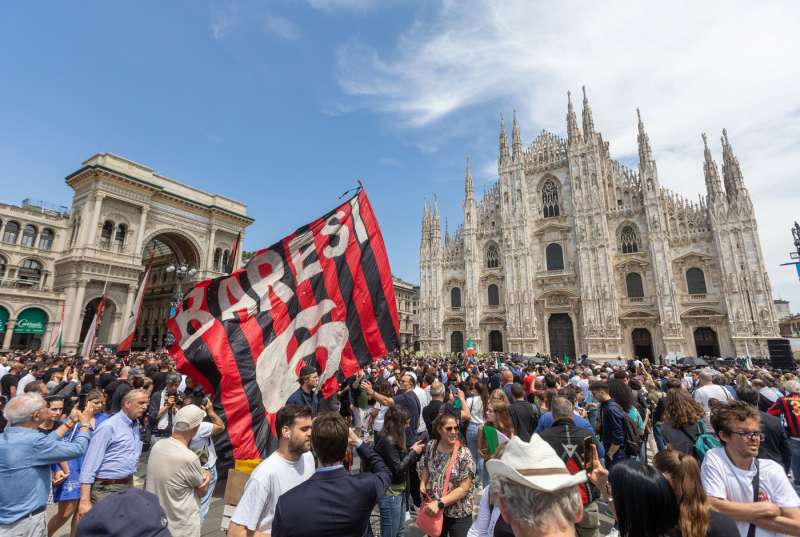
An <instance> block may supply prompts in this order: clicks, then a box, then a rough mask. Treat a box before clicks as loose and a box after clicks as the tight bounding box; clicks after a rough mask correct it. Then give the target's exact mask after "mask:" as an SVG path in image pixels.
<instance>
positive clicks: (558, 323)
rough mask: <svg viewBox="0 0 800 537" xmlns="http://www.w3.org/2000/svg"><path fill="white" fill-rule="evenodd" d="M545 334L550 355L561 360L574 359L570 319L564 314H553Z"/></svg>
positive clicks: (573, 339) (573, 342)
mask: <svg viewBox="0 0 800 537" xmlns="http://www.w3.org/2000/svg"><path fill="white" fill-rule="evenodd" d="M547 333H548V335H549V337H550V355H551V356H554V357H556V358H563V357H564V355H566V356H569V357H570V358H574V357H575V334H574V332H573V330H572V319H570V316H569V315H568V314H566V313H554V314H553V315H551V316H550V321H549V322H548V323H547Z"/></svg>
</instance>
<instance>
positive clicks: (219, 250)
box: [214, 248, 222, 270]
mask: <svg viewBox="0 0 800 537" xmlns="http://www.w3.org/2000/svg"><path fill="white" fill-rule="evenodd" d="M221 260H222V248H217V249H216V250H214V270H219V263H220V261H221Z"/></svg>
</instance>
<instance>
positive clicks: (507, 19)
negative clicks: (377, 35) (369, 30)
mask: <svg viewBox="0 0 800 537" xmlns="http://www.w3.org/2000/svg"><path fill="white" fill-rule="evenodd" d="M309 1H310V2H311V3H312V5H314V4H315V3H317V4H318V5H323V4H330V5H332V4H347V3H348V1H347V0H338V1H337V0H309ZM355 1H356V0H353V2H355ZM426 15H429V16H426V17H424V18H423V17H418V18H417V19H416V20H415V22H414V24H413V25H412V26H411V27H410V28H408V29H407V30H406V31H405V32H404V33H403V34H402V35H401V36H400V37H399V38H398V40H397V42H396V44H395V46H394V47H393V49H392V50H390V51H388V52H386V51H380V52H379V51H378V50H376V49H375V48H373V47H371V46H369V45H368V44H365V43H363V42H360V41H350V42H348V43H345V44H343V45H342V46H341V47H340V48H339V49H338V51H337V67H336V76H337V80H338V82H339V84H340V85H341V87H342V89H343V90H344V92H345V93H346V94H348V95H349V96H350V97H351V100H353V101H357V102H358V105H359V106H361V107H368V108H372V109H374V110H377V111H380V112H384V113H387V114H388V115H389V117H391V118H393V119H394V120H396V121H397V123H398V125H400V126H402V127H408V128H421V127H427V129H425V130H424V131H423V130H422V129H420V131H419V132H427V131H430V130H438V131H441V132H443V133H446V132H447V131H448V129H449V128H450V127H449V126H450V125H458V124H459V123H462V124H463V122H464V120H465V119H464V118H465V117H469V116H475V115H477V114H484V115H485V114H491V116H492V117H493V118H494V117H496V114H497V112H499V111H501V108H514V107H515V108H517V111H518V115H519V118H520V124H521V127H522V130H523V135H524V138H526V140H527V141H528V142H529V141H530V140H532V138H533V136H534V135H535V134H536V133H537V132H538V131H539V130H540V129H542V128H547V129H548V130H553V131H555V132H556V133H559V134H562V135H563V134H564V131H565V125H564V123H565V120H564V116H565V112H566V96H565V91H566V90H568V89H571V90H572V91H573V99H574V101H575V104H576V106H577V107H578V113H579V114H580V86H581V84H586V85H587V89H588V92H589V98H590V101H591V105H592V108H593V111H594V121H595V126H596V127H597V128H598V130H600V131H601V132H602V133H603V135H604V137H605V139H606V140H608V141H610V143H611V151H612V155H613V156H614V157H616V158H619V159H626V160H627V159H630V158H631V157H632V156H634V155H635V154H636V132H635V117H636V116H635V108H636V107H637V106H639V107H641V109H642V114H643V117H644V121H645V124H646V126H647V129H648V132H649V134H650V139H651V142H652V145H653V149H654V152H655V154H656V158H657V160H658V165H659V175H660V177H661V182H662V185H664V186H667V187H669V188H672V189H674V190H676V191H679V192H681V193H683V194H685V195H687V196H688V197H690V198H692V199H696V197H697V194H699V193H703V191H704V183H703V175H702V143H701V141H700V132H703V131H705V132H707V133H708V134H709V138H710V141H712V142H713V149H712V150H713V151H714V153H715V157H716V158H717V160H718V161H719V160H721V156H720V149H719V133H720V131H721V130H722V128H723V127H724V126H727V127H728V132H729V135H730V138H731V141H732V143H733V146H734V149H735V151H736V152H737V155H738V157H739V160H740V162H741V164H742V169H743V171H744V174H745V181H746V183H747V184H748V186H749V188H750V191H751V196H752V198H753V201H754V204H755V206H756V209H757V210H758V220H759V226H760V227H759V229H760V236H761V241H762V244H763V248H764V255H765V261H766V265H767V268H768V270H769V272H770V275H771V278H772V284H773V290H774V294H775V297H776V298H777V297H778V296H784V297H786V298H789V299H790V300H792V302H793V307H794V309H796V310H797V309H800V285H798V283H797V281H796V275H795V274H794V271H793V270H792V269H791V267H779V266H778V265H779V264H780V263H781V262H783V261H785V258H786V257H787V254H788V250H789V248H790V247H791V236H790V234H789V230H788V229H789V226H790V225H791V222H792V221H793V220H794V219H795V218H797V215H796V206H797V204H798V201H800V187H798V185H799V184H800V181H798V180H797V171H796V170H798V169H799V167H800V151H798V149H800V148H798V145H799V144H798V142H797V140H798V139H800V102H798V98H797V95H798V91H799V90H800V62H797V59H796V55H797V51H798V50H800V32H797V28H798V27H800V4H798V3H797V2H793V1H785V2H727V1H726V2H722V1H718V2H702V3H697V2H687V1H682V2H662V3H652V2H647V3H630V2H611V3H609V2H602V3H598V2H584V3H576V2H570V3H567V2H562V3H554V2H547V3H538V2H537V3H534V2H530V1H528V0H509V1H507V2H494V1H492V0H474V1H459V2H453V1H449V0H448V1H442V2H441V3H440V4H439V5H438V8H437V9H436V10H435V11H434V12H432V13H426ZM505 111H506V112H510V110H507V109H506V110H505ZM506 117H508V116H506ZM579 121H580V119H579ZM478 136H480V137H481V138H484V137H486V136H485V135H484V134H480V135H476V138H477V137H478ZM488 138H490V139H494V140H496V135H495V134H494V133H492V136H491V137H488ZM495 144H496V142H495ZM495 148H496V146H495V145H492V147H490V148H489V149H491V150H495ZM634 159H635V157H634ZM481 168H482V171H483V172H484V173H487V172H488V171H489V164H487V165H486V166H485V167H484V166H482V167H481ZM461 172H462V170H460V169H454V170H453V174H454V176H459V175H460V174H461Z"/></svg>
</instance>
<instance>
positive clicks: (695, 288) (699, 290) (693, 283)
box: [686, 267, 706, 295]
mask: <svg viewBox="0 0 800 537" xmlns="http://www.w3.org/2000/svg"><path fill="white" fill-rule="evenodd" d="M686 289H687V290H688V291H689V294H690V295H704V294H706V275H705V274H703V271H702V270H700V269H699V268H697V267H692V268H690V269H689V270H687V271H686Z"/></svg>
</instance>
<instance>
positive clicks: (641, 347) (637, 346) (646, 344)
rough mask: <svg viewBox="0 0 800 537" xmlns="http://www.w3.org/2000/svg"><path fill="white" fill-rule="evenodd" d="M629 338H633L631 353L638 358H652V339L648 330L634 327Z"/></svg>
mask: <svg viewBox="0 0 800 537" xmlns="http://www.w3.org/2000/svg"><path fill="white" fill-rule="evenodd" d="M631 339H632V340H633V355H634V356H635V357H636V358H638V359H640V360H643V359H645V358H649V359H650V360H652V359H653V340H652V338H651V337H650V330H647V329H646V328H636V329H634V331H633V332H631Z"/></svg>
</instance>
